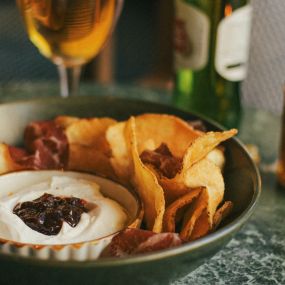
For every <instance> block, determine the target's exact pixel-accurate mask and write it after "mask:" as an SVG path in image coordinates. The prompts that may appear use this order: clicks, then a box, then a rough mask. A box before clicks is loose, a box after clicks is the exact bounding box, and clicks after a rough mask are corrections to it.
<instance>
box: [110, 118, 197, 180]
mask: <svg viewBox="0 0 285 285" xmlns="http://www.w3.org/2000/svg"><path fill="white" fill-rule="evenodd" d="M135 120H136V136H137V142H138V152H139V154H141V152H142V151H143V150H145V149H149V150H152V149H155V148H157V147H158V146H159V145H160V144H161V143H163V142H167V145H168V147H169V148H170V150H171V151H173V153H174V154H175V155H177V156H181V157H182V155H183V153H184V152H185V151H186V149H187V147H188V145H189V144H190V143H191V142H192V141H194V140H195V139H196V138H197V137H199V136H201V134H202V133H201V132H200V131H196V130H194V129H193V127H191V126H190V125H189V124H187V123H186V122H185V121H183V120H181V119H179V118H177V117H175V116H171V115H162V114H143V115H139V116H136V117H135ZM124 130H125V122H121V123H118V124H115V125H113V126H111V127H109V128H108V130H107V132H106V138H107V141H108V143H109V145H110V147H111V149H112V158H111V163H112V166H113V168H114V171H115V173H116V174H117V176H118V177H119V179H120V181H121V182H122V181H123V182H124V183H126V182H127V181H129V180H130V177H131V176H132V171H131V158H130V155H129V150H128V148H127V144H126V139H125V133H124V132H125V131H124ZM174 137H175V139H173V138H174Z"/></svg>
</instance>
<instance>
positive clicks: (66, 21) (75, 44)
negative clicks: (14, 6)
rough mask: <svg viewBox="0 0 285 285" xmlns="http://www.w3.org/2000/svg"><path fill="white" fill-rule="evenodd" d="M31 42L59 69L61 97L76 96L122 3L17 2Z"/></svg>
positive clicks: (79, 0) (71, 0) (100, 0)
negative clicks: (82, 75)
mask: <svg viewBox="0 0 285 285" xmlns="http://www.w3.org/2000/svg"><path fill="white" fill-rule="evenodd" d="M17 2H18V6H19V8H20V10H21V13H22V15H23V18H24V22H25V26H26V29H27V32H28V35H29V38H30V40H31V41H32V42H33V44H34V45H35V46H36V47H37V48H38V49H39V51H40V53H41V54H43V55H44V56H45V57H47V58H49V59H50V60H51V61H52V62H53V63H55V64H56V65H57V66H58V68H59V73H60V79H61V95H62V96H63V97H67V96H68V95H69V94H70V93H71V94H76V93H77V87H78V83H79V77H80V70H81V66H82V65H83V64H85V63H87V62H88V61H90V60H91V59H92V58H94V57H95V56H96V55H97V54H98V53H99V51H100V50H101V48H102V47H103V46H104V44H105V42H106V41H107V39H108V37H109V35H110V34H111V32H112V30H113V27H114V26H115V23H116V21H117V18H118V15H119V14H120V11H121V8H122V4H123V0H17Z"/></svg>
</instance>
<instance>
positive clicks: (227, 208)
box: [213, 201, 234, 230]
mask: <svg viewBox="0 0 285 285" xmlns="http://www.w3.org/2000/svg"><path fill="white" fill-rule="evenodd" d="M233 206H234V204H233V203H232V202H231V201H226V202H225V203H224V204H223V205H222V206H221V207H220V208H219V209H218V210H217V211H216V213H215V215H214V220H213V230H215V229H216V228H217V227H218V226H219V225H220V223H221V221H222V220H224V219H225V218H226V217H227V216H228V215H229V214H230V213H231V211H232V209H233Z"/></svg>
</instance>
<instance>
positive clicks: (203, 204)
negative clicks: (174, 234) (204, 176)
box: [180, 188, 210, 240]
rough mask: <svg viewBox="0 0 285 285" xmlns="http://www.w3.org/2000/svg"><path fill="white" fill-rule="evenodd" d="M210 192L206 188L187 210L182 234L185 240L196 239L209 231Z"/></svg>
mask: <svg viewBox="0 0 285 285" xmlns="http://www.w3.org/2000/svg"><path fill="white" fill-rule="evenodd" d="M207 202H208V193H207V191H206V189H205V188H202V191H201V193H200V195H199V197H198V199H197V200H196V201H194V203H193V204H192V205H191V206H190V207H189V209H188V210H187V211H186V213H185V216H184V219H183V225H182V229H181V232H180V236H181V238H182V239H184V240H194V239H196V238H198V237H201V236H203V235H205V234H206V233H208V232H209V230H210V227H209V223H208V215H207Z"/></svg>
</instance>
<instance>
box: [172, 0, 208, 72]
mask: <svg viewBox="0 0 285 285" xmlns="http://www.w3.org/2000/svg"><path fill="white" fill-rule="evenodd" d="M175 10H176V17H175V31H174V49H175V52H174V62H175V69H176V70H179V69H181V68H190V69H193V70H198V69H202V68H203V67H204V66H205V65H206V64H207V62H208V49H209V33H210V20H209V18H208V16H207V15H206V14H205V13H203V12H202V11H201V10H199V9H197V8H195V7H194V6H192V5H190V4H187V3H185V2H184V1H183V0H175Z"/></svg>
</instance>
